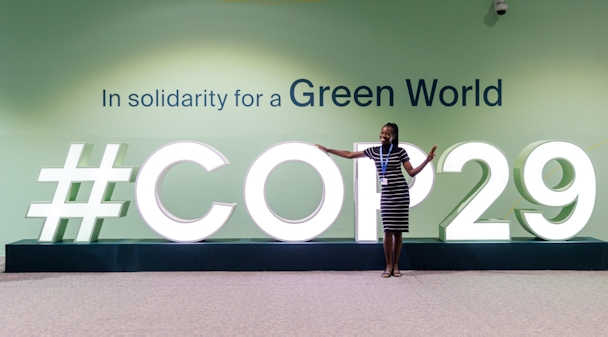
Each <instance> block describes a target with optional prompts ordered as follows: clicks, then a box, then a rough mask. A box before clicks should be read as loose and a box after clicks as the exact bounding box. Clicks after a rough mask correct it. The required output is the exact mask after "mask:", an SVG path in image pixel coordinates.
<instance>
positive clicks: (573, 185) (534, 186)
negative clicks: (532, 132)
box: [514, 141, 596, 240]
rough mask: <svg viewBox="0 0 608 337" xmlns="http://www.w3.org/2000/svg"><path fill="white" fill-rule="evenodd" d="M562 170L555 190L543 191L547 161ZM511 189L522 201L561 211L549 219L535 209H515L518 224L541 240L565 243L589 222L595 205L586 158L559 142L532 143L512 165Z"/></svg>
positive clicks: (592, 176)
mask: <svg viewBox="0 0 608 337" xmlns="http://www.w3.org/2000/svg"><path fill="white" fill-rule="evenodd" d="M553 159H554V160H556V161H557V162H558V163H559V164H560V166H561V168H562V172H563V174H562V179H561V182H560V183H558V184H557V186H555V187H553V188H550V187H547V185H546V184H545V181H544V179H543V168H544V166H545V165H546V164H547V163H548V162H549V161H551V160H553ZM514 176H515V185H516V186H517V189H518V190H519V193H521V195H522V196H523V197H524V198H526V200H528V201H530V202H532V203H534V204H537V205H546V206H554V207H563V208H562V211H561V212H560V213H559V214H558V215H557V216H556V217H555V218H553V219H550V220H548V219H546V218H545V217H544V216H543V214H542V213H541V212H539V211H537V210H535V209H516V210H515V214H516V216H517V220H519V223H520V224H521V225H522V226H523V227H524V228H525V229H526V230H527V231H528V232H530V233H532V234H534V235H536V236H538V237H540V238H543V239H545V240H567V239H570V238H572V237H573V236H575V235H576V234H577V233H578V232H580V230H581V229H583V227H585V225H586V224H587V221H589V218H590V217H591V214H592V213H593V207H594V205H595V188H596V187H595V171H594V169H593V164H592V163H591V160H590V159H589V156H587V154H586V153H585V151H584V150H583V149H581V148H580V147H578V146H576V145H574V144H572V143H567V142H561V141H540V142H534V143H532V144H530V145H528V146H526V148H525V149H523V150H522V151H521V153H520V154H519V156H518V157H517V162H516V163H515V173H514Z"/></svg>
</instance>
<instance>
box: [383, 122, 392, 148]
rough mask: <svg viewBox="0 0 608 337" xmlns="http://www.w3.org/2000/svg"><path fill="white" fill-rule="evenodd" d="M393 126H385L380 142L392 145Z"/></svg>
mask: <svg viewBox="0 0 608 337" xmlns="http://www.w3.org/2000/svg"><path fill="white" fill-rule="evenodd" d="M393 137H394V135H393V128H391V127H390V126H385V127H383V128H382V130H380V143H382V145H390V144H392V143H393Z"/></svg>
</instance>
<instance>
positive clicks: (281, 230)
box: [244, 142, 344, 241]
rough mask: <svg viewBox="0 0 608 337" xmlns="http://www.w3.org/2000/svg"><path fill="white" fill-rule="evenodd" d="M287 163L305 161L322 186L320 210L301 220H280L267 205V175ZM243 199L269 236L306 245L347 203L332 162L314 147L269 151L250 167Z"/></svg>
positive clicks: (302, 145)
mask: <svg viewBox="0 0 608 337" xmlns="http://www.w3.org/2000/svg"><path fill="white" fill-rule="evenodd" d="M287 161H302V162H304V163H306V164H308V165H310V166H312V167H313V168H314V169H315V170H316V171H317V173H318V174H319V177H320V178H321V181H322V183H323V184H322V185H323V195H322V197H321V203H320V204H319V207H317V209H316V210H315V211H314V212H313V213H312V214H310V215H309V216H307V217H305V218H303V219H300V220H287V219H283V218H281V217H279V216H278V215H276V214H275V213H274V212H273V211H272V210H271V209H270V207H269V206H268V203H267V202H266V193H265V186H266V180H267V179H268V175H269V174H270V172H272V170H273V169H274V168H275V167H277V166H278V165H280V164H281V163H284V162H287ZM244 197H245V205H246V207H247V212H249V215H250V216H251V218H252V219H253V222H255V224H256V225H257V226H258V227H259V228H260V229H261V230H262V231H264V232H265V233H266V234H268V235H270V236H272V237H273V238H275V239H277V240H280V241H307V240H311V239H313V238H315V237H316V236H318V235H319V234H321V233H323V232H324V231H325V230H326V229H327V228H329V226H331V224H332V223H333V222H334V221H335V220H336V218H337V217H338V215H339V214H340V211H341V209H342V203H343V201H344V181H343V179H342V174H341V173H340V170H339V169H338V166H337V165H336V163H335V162H334V161H333V159H331V158H330V157H329V156H328V155H326V154H325V153H323V152H322V151H321V150H319V149H318V148H317V147H316V146H314V145H313V144H309V143H303V142H285V143H279V144H276V145H274V146H272V147H270V148H268V149H267V150H266V151H264V152H262V154H260V155H259V156H258V157H257V158H256V160H255V161H254V162H253V163H252V164H251V167H250V168H249V171H248V172H247V177H246V178H245V186H244Z"/></svg>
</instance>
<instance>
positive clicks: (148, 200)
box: [135, 141, 236, 242]
mask: <svg viewBox="0 0 608 337" xmlns="http://www.w3.org/2000/svg"><path fill="white" fill-rule="evenodd" d="M182 162H193V163H196V164H198V165H200V166H202V167H203V168H204V169H205V170H207V172H212V171H214V170H217V169H219V168H221V167H223V166H224V165H227V164H229V163H228V160H227V159H226V158H225V157H224V156H223V155H222V154H221V153H220V152H219V151H217V150H216V149H214V148H212V147H211V146H209V145H206V144H203V143H197V142H190V141H184V142H176V143H170V144H167V145H165V146H163V147H161V148H159V149H158V150H156V151H155V152H154V153H152V154H151V155H150V157H148V159H146V161H145V163H144V165H143V166H142V167H141V171H140V172H139V175H138V177H137V181H136V183H135V200H136V202H137V208H138V209H139V213H140V214H141V216H142V218H143V219H144V221H145V222H146V223H147V224H148V226H150V228H152V229H153V230H154V231H155V232H156V233H158V234H159V235H161V236H163V237H165V238H167V239H168V240H171V241H177V242H194V241H200V240H203V239H205V238H206V237H208V236H210V235H212V234H213V233H215V232H216V231H217V230H219V229H220V228H221V227H222V226H223V225H224V224H225V223H226V222H227V221H228V219H229V218H230V216H231V215H232V211H233V210H234V207H235V206H236V204H223V203H217V202H214V203H213V205H212V206H211V209H210V210H209V211H208V212H207V214H205V215H203V216H202V217H201V218H199V219H194V220H186V219H180V218H178V217H176V216H175V215H173V214H171V213H170V212H169V211H168V210H167V209H165V207H164V206H163V204H162V198H161V188H162V183H163V179H164V177H165V175H166V174H167V172H168V171H169V170H170V169H171V168H172V167H173V166H175V165H177V164H179V163H182Z"/></svg>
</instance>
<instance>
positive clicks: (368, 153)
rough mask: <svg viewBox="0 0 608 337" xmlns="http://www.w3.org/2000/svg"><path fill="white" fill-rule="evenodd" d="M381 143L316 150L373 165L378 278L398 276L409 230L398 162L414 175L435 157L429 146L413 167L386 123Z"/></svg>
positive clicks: (394, 126) (394, 127)
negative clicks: (378, 217) (377, 189)
mask: <svg viewBox="0 0 608 337" xmlns="http://www.w3.org/2000/svg"><path fill="white" fill-rule="evenodd" d="M380 143H381V144H382V146H377V147H371V148H368V149H366V150H365V151H358V152H351V151H344V150H333V149H328V148H326V147H325V146H322V145H318V144H317V146H318V147H319V149H321V150H323V151H325V152H327V153H331V154H335V155H337V156H340V157H343V158H350V159H353V158H362V157H368V158H370V159H372V160H373V161H374V162H375V164H376V171H377V172H378V178H379V179H380V185H381V186H382V193H381V197H380V212H381V213H382V225H383V227H384V258H385V259H386V268H385V269H384V272H383V273H382V277H390V276H391V275H392V276H394V277H400V276H401V272H400V271H399V255H400V253H401V243H402V233H403V232H408V231H409V218H408V217H409V206H410V193H409V187H408V185H407V182H406V181H405V177H403V174H402V173H401V164H403V167H404V168H405V170H406V171H407V173H408V174H409V175H410V176H411V177H414V176H415V175H417V174H418V173H420V171H422V169H423V168H424V167H425V166H426V164H428V163H429V162H431V161H432V160H433V158H435V149H436V148H437V146H435V147H433V149H432V150H431V152H429V154H428V156H427V158H426V160H425V161H424V162H423V163H422V164H420V165H419V166H418V167H416V168H413V167H412V164H411V163H410V158H409V157H408V155H407V152H405V150H404V149H402V148H400V147H399V128H398V127H397V124H394V123H387V124H386V125H384V126H383V127H382V130H381V131H380Z"/></svg>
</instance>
